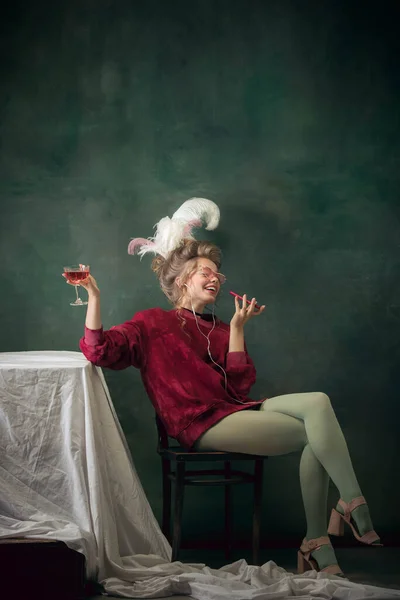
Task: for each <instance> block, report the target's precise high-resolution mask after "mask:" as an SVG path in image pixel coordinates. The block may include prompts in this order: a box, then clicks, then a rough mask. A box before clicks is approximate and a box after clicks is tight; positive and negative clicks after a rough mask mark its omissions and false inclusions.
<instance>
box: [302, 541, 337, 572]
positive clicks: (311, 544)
mask: <svg viewBox="0 0 400 600" xmlns="http://www.w3.org/2000/svg"><path fill="white" fill-rule="evenodd" d="M331 545H332V544H331V542H330V539H329V538H328V536H327V535H323V536H321V537H319V538H315V539H313V540H307V539H306V538H304V540H303V542H302V544H301V546H300V550H299V551H298V553H297V572H298V573H299V574H300V575H301V574H302V573H305V572H306V571H313V570H314V571H318V572H320V573H330V574H331V575H341V576H342V577H343V576H344V575H343V571H342V569H341V568H340V567H339V565H338V564H334V565H328V566H327V567H324V568H323V569H320V568H319V566H318V563H317V561H316V560H315V559H314V558H311V552H314V551H315V550H318V549H319V548H321V546H331Z"/></svg>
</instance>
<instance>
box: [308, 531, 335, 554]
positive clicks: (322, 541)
mask: <svg viewBox="0 0 400 600" xmlns="http://www.w3.org/2000/svg"><path fill="white" fill-rule="evenodd" d="M330 544H331V541H330V539H329V537H328V536H327V535H322V536H321V537H318V538H314V539H312V540H307V539H306V538H304V540H303V542H302V544H301V546H300V550H301V551H302V552H314V550H318V548H320V547H321V546H328V545H329V546H330Z"/></svg>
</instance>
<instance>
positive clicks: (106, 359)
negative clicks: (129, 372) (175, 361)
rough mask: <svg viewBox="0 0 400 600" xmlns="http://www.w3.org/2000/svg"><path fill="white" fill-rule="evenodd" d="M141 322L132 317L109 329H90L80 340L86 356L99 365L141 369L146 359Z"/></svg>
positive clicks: (110, 367)
mask: <svg viewBox="0 0 400 600" xmlns="http://www.w3.org/2000/svg"><path fill="white" fill-rule="evenodd" d="M144 337H145V336H144V335H143V332H142V329H141V327H140V323H139V322H138V321H135V319H132V320H130V321H127V322H126V323H123V324H122V325H116V326H115V327H111V329H108V330H107V331H104V330H103V328H101V329H95V330H94V329H88V328H87V327H85V335H84V336H83V338H82V339H81V340H80V342H79V347H80V349H81V351H82V353H83V354H84V355H85V357H86V358H87V359H88V360H89V361H90V362H91V363H93V364H94V365H96V366H97V367H107V368H109V369H115V370H119V369H126V368H127V367H130V366H133V367H136V368H138V369H140V368H141V367H142V366H143V363H144V360H145V358H144V357H145V355H146V353H145V341H144Z"/></svg>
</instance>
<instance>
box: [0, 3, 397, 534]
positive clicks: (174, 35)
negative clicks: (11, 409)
mask: <svg viewBox="0 0 400 600" xmlns="http://www.w3.org/2000/svg"><path fill="white" fill-rule="evenodd" d="M392 4H393V5H391V4H390V3H385V2H381V3H375V4H371V5H369V4H368V2H367V3H360V2H357V3H355V2H340V1H339V2H333V1H332V2H326V1H318V2H316V1H315V2H314V1H312V2H304V3H301V2H295V1H294V0H293V1H292V2H290V1H286V0H283V1H276V2H274V1H270V2H269V1H264V2H262V1H256V0H252V1H248V2H245V1H244V0H243V1H235V0H230V1H228V0H225V1H219V0H214V1H211V0H204V1H199V0H192V1H191V2H183V1H181V0H175V1H169V2H167V1H162V0H160V1H157V0H150V1H148V0H146V2H134V1H132V2H128V1H120V2H111V1H105V0H96V1H94V0H79V1H78V0H72V1H71V0H69V1H68V2H67V1H66V0H59V1H58V2H55V3H52V4H50V3H48V4H46V3H44V2H42V1H40V0H39V2H33V1H30V2H24V3H22V2H16V3H14V4H13V6H12V7H11V6H9V7H8V9H7V10H6V12H5V13H3V19H2V22H1V30H2V31H1V42H0V43H1V50H2V58H3V60H2V78H1V81H2V89H1V109H2V122H1V123H2V124H1V134H2V145H1V236H0V245H1V251H2V252H1V257H2V263H1V267H2V278H1V282H2V293H1V319H2V320H1V345H0V350H2V351H18V350H34V349H36V350H47V349H52V350H77V349H78V340H79V337H80V336H81V334H82V330H83V322H84V313H85V310H84V309H79V308H78V309H76V308H71V307H70V306H69V302H70V300H72V299H73V296H74V291H73V290H72V289H71V288H69V287H67V286H66V285H65V284H64V281H63V280H62V279H61V277H60V273H61V269H62V266H63V265H64V264H68V263H71V262H87V263H89V264H90V265H91V267H92V271H93V274H94V275H95V277H96V278H97V280H98V283H99V286H100V288H101V291H102V306H103V312H102V315H103V322H104V326H105V327H109V326H111V325H113V324H117V323H119V322H122V321H124V320H126V319H128V318H130V317H131V316H132V315H133V314H134V313H135V311H137V310H140V309H144V308H148V307H152V306H162V307H167V303H166V300H165V299H164V297H163V296H162V294H161V292H160V291H159V290H158V288H157V283H156V279H155V277H154V275H153V274H152V273H151V271H150V268H149V263H150V260H149V258H148V257H147V258H145V259H143V261H142V262H140V261H139V259H138V258H136V257H130V256H128V255H127V252H126V248H127V244H128V242H129V239H130V238H131V237H134V236H145V237H146V236H149V235H151V234H152V227H153V224H154V223H155V222H156V221H158V220H159V219H160V218H161V217H163V216H165V215H171V214H172V212H173V211H174V210H175V209H176V208H177V207H178V206H179V205H180V203H181V202H182V201H184V200H186V199H187V198H189V197H191V196H195V195H197V196H205V197H208V198H211V199H213V200H215V201H216V202H217V203H218V204H219V206H220V208H221V214H222V218H221V223H220V227H219V228H218V230H216V231H215V232H212V233H211V234H209V235H208V238H209V239H211V240H213V241H215V242H217V243H218V244H220V245H221V247H222V249H223V252H224V264H223V272H224V273H226V275H227V277H228V279H229V283H228V284H227V287H228V289H234V290H236V291H238V292H239V293H241V292H244V291H246V292H247V293H248V294H251V295H256V297H257V298H258V300H259V301H261V302H263V303H266V304H267V311H266V314H265V316H263V318H260V319H259V320H258V321H257V322H256V323H250V324H249V325H248V327H247V342H248V346H249V350H250V352H251V354H252V356H253V357H254V360H255V363H256V366H257V369H258V376H259V377H258V382H257V384H256V386H255V388H254V393H253V397H255V398H259V397H262V396H263V395H274V394H279V393H286V392H293V391H310V390H321V391H324V392H326V393H327V394H329V395H330V397H331V399H332V402H333V405H334V407H335V409H336V411H337V414H338V417H339V420H340V422H341V423H342V425H343V428H344V431H345V434H346V436H347V439H348V443H349V447H350V450H351V453H352V456H353V459H354V463H355V466H356V470H357V473H358V475H359V479H360V483H361V485H362V487H363V490H364V493H365V495H366V496H367V498H368V499H369V502H370V505H371V510H372V514H373V516H374V517H375V522H376V528H377V529H378V530H379V531H380V532H389V531H396V530H397V531H399V530H400V520H399V513H398V506H399V504H400V502H399V478H398V455H399V441H398V431H399V414H400V410H399V393H398V392H399V385H398V370H399V358H400V348H399V324H400V308H399V306H400V283H399V281H400V280H399V275H400V261H399V243H400V241H399V198H398V196H399V194H398V189H399V178H400V163H399V142H398V140H399V133H400V131H399V129H400V128H399V71H398V63H397V60H398V49H397V48H396V44H397V42H396V37H397V36H398V32H397V29H396V28H397V23H398V22H399V14H398V13H399V11H398V10H397V9H396V10H395V9H394V8H393V6H394V3H392ZM372 6H373V7H374V8H371V7H372ZM82 293H84V292H82ZM231 311H232V301H231V299H230V298H229V297H228V296H227V295H225V296H223V297H222V298H221V300H220V301H219V308H218V312H219V314H220V316H221V317H222V318H223V319H225V320H229V318H230V314H231ZM106 375H107V380H108V383H109V386H110V390H111V395H112V398H113V400H114V403H115V405H116V408H117V412H118V415H119V417H120V419H121V423H122V426H123V428H124V431H125V433H126V435H127V438H128V441H129V444H130V447H131V449H132V453H133V457H134V460H135V464H136V467H137V469H138V472H139V475H140V478H141V480H142V482H143V485H144V488H145V490H146V492H147V494H148V497H149V500H150V503H151V505H152V507H153V509H154V511H155V513H156V515H157V517H159V516H160V509H161V494H160V489H161V488H160V472H159V461H158V458H157V456H156V453H155V444H156V436H155V429H154V421H153V413H152V409H151V405H150V403H149V401H148V399H147V398H146V396H145V393H144V391H143V387H142V384H141V381H140V377H139V373H138V372H136V371H134V370H133V369H131V370H127V371H124V372H117V373H112V372H108V373H106ZM297 469H298V456H295V455H294V456H289V457H280V458H274V459H272V460H270V461H269V464H268V468H267V472H266V478H265V504H264V506H265V514H264V518H263V525H264V530H265V538H264V539H266V538H267V536H268V535H277V534H279V535H282V536H287V535H299V536H300V535H301V534H302V533H303V525H304V523H303V512H302V507H301V502H300V494H299V486H298V475H297ZM220 495H221V491H220V490H213V491H212V493H209V492H207V493H202V492H201V491H198V490H197V491H196V492H194V491H192V490H189V493H188V497H187V505H186V508H187V509H186V511H185V517H184V532H185V536H186V537H191V538H199V539H204V538H205V537H207V536H208V537H212V536H214V535H215V536H216V537H218V535H219V531H220V529H221V526H222V519H221V517H222V506H223V503H222V498H221V497H220ZM335 499H336V493H335V491H332V501H333V500H335ZM249 509H250V498H249V497H248V493H247V492H245V491H243V492H240V491H239V490H237V494H236V506H235V510H236V531H237V535H238V536H241V537H246V535H247V534H248V532H249V525H250V512H249ZM210 514H212V515H213V518H210Z"/></svg>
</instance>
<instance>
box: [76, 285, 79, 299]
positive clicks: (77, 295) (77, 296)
mask: <svg viewBox="0 0 400 600" xmlns="http://www.w3.org/2000/svg"><path fill="white" fill-rule="evenodd" d="M75 292H76V299H77V300H79V294H78V286H77V285H76V286H75Z"/></svg>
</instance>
